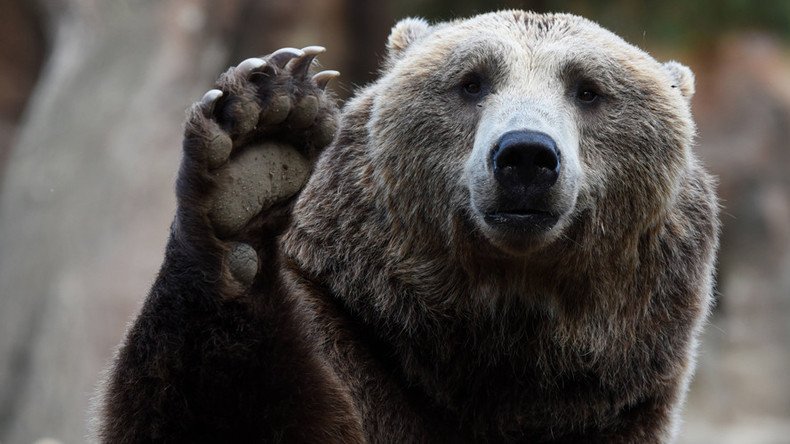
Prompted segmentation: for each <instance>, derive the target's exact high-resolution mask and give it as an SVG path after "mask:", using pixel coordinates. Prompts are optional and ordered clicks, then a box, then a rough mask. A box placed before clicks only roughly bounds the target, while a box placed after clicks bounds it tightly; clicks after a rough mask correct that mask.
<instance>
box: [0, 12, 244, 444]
mask: <svg viewBox="0 0 790 444" xmlns="http://www.w3.org/2000/svg"><path fill="white" fill-rule="evenodd" d="M207 4H208V3H204V2H201V1H199V0H170V1H161V2H152V1H142V0H129V1H124V2H84V1H65V0H64V1H49V2H47V3H46V10H47V11H48V13H49V14H50V17H51V21H50V24H51V26H52V27H53V29H52V33H53V36H54V42H53V43H54V47H53V48H52V54H51V57H50V59H49V60H48V62H47V64H46V67H45V70H44V72H43V74H42V77H41V80H40V82H39V83H38V87H37V89H36V90H35V92H34V95H33V97H32V99H31V102H30V108H29V112H28V118H27V121H26V123H25V126H24V127H23V128H21V129H20V131H19V137H18V141H17V143H16V144H15V146H14V147H13V150H12V152H11V154H10V156H9V158H8V164H7V168H6V174H5V177H4V184H3V186H2V188H1V189H2V194H1V195H0V303H2V307H3V310H2V311H0V441H2V442H9V443H25V442H32V441H35V440H36V439H39V438H42V437H46V436H49V437H53V438H56V439H59V440H62V441H64V442H75V443H76V442H84V441H85V436H86V427H85V419H86V411H87V409H88V406H89V398H90V396H92V394H93V392H94V387H95V385H96V383H97V380H98V375H99V370H100V369H101V368H102V367H103V366H104V365H105V363H106V362H107V359H108V357H109V356H110V355H111V351H112V350H113V348H114V347H115V346H116V344H117V343H118V341H119V340H120V338H121V333H122V331H123V328H124V326H125V325H126V323H127V322H128V321H129V319H130V315H131V314H133V313H134V311H135V310H136V308H137V307H138V305H139V303H140V301H141V300H142V297H143V296H144V295H145V293H146V290H147V288H146V287H147V286H148V285H149V283H150V282H151V281H152V279H153V277H154V274H155V271H156V267H157V265H158V263H159V262H160V261H161V257H160V256H161V252H162V246H163V244H164V241H165V236H166V234H167V227H168V224H169V219H170V218H171V215H172V212H173V198H172V192H171V190H172V182H173V175H174V172H175V171H176V164H177V161H178V157H179V143H180V141H179V139H180V130H179V128H180V125H181V121H182V119H183V115H184V114H183V109H184V108H185V107H186V106H187V105H188V103H189V101H190V100H191V99H193V98H197V97H200V94H201V93H202V91H203V90H205V89H207V88H208V87H209V86H210V83H211V80H212V78H213V77H214V76H216V74H217V73H218V72H219V71H220V70H221V69H222V67H223V65H224V64H225V63H226V59H227V54H228V52H229V50H228V45H227V41H228V36H227V35H228V25H229V23H231V22H232V21H233V19H234V15H235V14H236V8H237V6H238V2H233V1H231V2H223V3H222V6H221V7H216V8H213V9H212V8H210V7H208V6H207ZM217 5H219V3H217Z"/></svg>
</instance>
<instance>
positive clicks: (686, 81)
mask: <svg viewBox="0 0 790 444" xmlns="http://www.w3.org/2000/svg"><path fill="white" fill-rule="evenodd" d="M664 69H665V70H667V72H668V73H669V77H670V78H671V79H672V87H673V88H677V89H679V90H680V94H682V95H683V97H685V98H686V100H691V97H692V96H694V73H693V72H691V69H689V67H688V66H686V65H681V64H680V63H678V62H675V61H672V62H667V63H664Z"/></svg>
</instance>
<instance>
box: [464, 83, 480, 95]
mask: <svg viewBox="0 0 790 444" xmlns="http://www.w3.org/2000/svg"><path fill="white" fill-rule="evenodd" d="M482 90H483V88H482V87H481V86H480V82H476V81H472V82H466V83H465V84H464V92H465V93H467V94H469V95H470V96H476V95H478V94H480V92H481V91H482Z"/></svg>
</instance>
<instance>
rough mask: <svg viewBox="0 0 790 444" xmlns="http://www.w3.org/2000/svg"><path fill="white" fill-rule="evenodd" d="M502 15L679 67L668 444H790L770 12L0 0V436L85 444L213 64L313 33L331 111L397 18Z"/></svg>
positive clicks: (737, 1) (365, 70)
mask: <svg viewBox="0 0 790 444" xmlns="http://www.w3.org/2000/svg"><path fill="white" fill-rule="evenodd" d="M503 7H518V8H525V9H533V10H538V11H550V10H554V11H569V12H575V13H578V14H581V15H585V16H587V17H589V18H591V19H594V20H596V21H598V22H600V23H601V24H603V25H604V26H605V27H607V28H609V29H611V30H613V31H615V32H617V33H618V34H620V35H622V36H624V37H625V38H626V39H628V40H629V41H631V42H632V43H635V44H637V45H639V46H641V47H643V48H645V49H647V50H649V51H650V52H651V53H653V54H654V55H655V56H656V57H657V58H659V59H670V58H674V59H677V60H679V61H681V62H683V63H685V64H687V65H689V66H691V67H692V69H693V70H694V71H695V72H696V74H697V95H696V96H695V98H694V112H695V115H696V117H697V120H698V124H699V141H698V147H697V151H698V153H699V154H700V156H701V157H703V159H704V160H705V162H706V163H707V165H708V166H709V168H710V169H711V170H712V172H713V173H714V174H716V175H717V176H719V179H720V189H719V190H720V195H721V198H722V205H723V207H724V212H723V222H724V231H723V237H722V247H721V254H720V259H719V271H718V293H717V296H718V306H717V308H716V310H715V312H714V314H713V317H712V318H711V321H710V325H708V327H707V329H706V332H705V336H704V338H703V343H702V345H701V353H700V358H699V362H700V366H699V370H698V372H697V377H696V379H695V380H694V383H693V385H692V387H691V393H690V395H689V401H688V404H687V408H686V410H687V412H686V415H685V418H686V424H685V425H684V428H683V431H682V433H681V437H680V442H683V443H766V444H767V443H790V347H789V346H788V344H790V49H789V48H790V2H788V1H786V0H767V1H761V2H746V1H741V0H699V1H681V0H673V1H666V2H661V3H658V2H648V1H643V2H639V1H635V0H633V1H629V0H597V1H592V0H591V1H574V0H564V1H563V0H534V1H493V2H484V1H481V0H453V1H448V0H436V1H429V0H407V1H399V2H395V1H394V0H380V1H378V2H368V1H365V0H291V1H288V2H284V1H273V0H268V1H267V0H226V1H223V2H209V1H208V0H113V1H101V0H36V1H31V0H0V442H1V443H14V444H15V443H30V442H37V441H40V440H46V439H47V438H49V439H54V440H57V441H61V442H64V443H79V442H84V441H85V440H86V439H87V438H86V436H87V425H86V423H87V419H88V418H89V416H90V413H89V406H90V398H91V396H93V393H94V391H95V387H96V385H97V381H98V380H99V378H100V372H101V370H102V369H103V368H104V367H105V366H106V364H107V363H108V360H109V359H110V358H111V356H112V353H113V350H114V348H115V347H116V346H117V344H118V342H119V341H120V340H121V338H122V335H123V331H124V328H125V326H126V324H127V323H128V322H129V321H130V320H131V319H132V318H133V316H134V314H135V312H136V310H138V308H139V307H140V304H141V302H142V300H143V298H144V296H145V294H146V292H147V290H148V287H149V285H150V284H151V282H152V281H153V279H154V276H155V273H156V271H157V269H158V267H159V264H160V261H161V259H162V252H163V246H164V243H165V240H166V235H167V227H168V224H169V222H170V219H171V217H172V214H173V210H174V205H175V202H174V198H173V193H172V190H173V181H174V178H175V172H176V168H177V163H178V158H179V149H180V137H181V123H182V119H183V116H184V113H183V111H184V109H185V108H186V107H187V106H188V105H189V104H190V103H191V102H192V101H193V100H195V99H197V98H199V97H200V95H201V94H202V93H203V92H204V91H205V90H207V89H208V88H210V86H211V83H212V80H213V79H214V78H215V77H216V76H217V75H218V74H219V73H220V72H221V71H223V70H224V69H225V68H226V67H227V66H228V65H231V64H235V63H237V62H238V61H240V60H242V59H244V58H246V57H248V56H251V55H259V54H262V53H266V52H270V51H272V50H274V49H276V48H278V47H281V46H297V47H300V46H306V45H308V44H313V43H318V44H322V45H324V46H326V47H327V48H329V51H328V53H327V54H326V55H325V56H323V57H322V59H321V61H322V63H323V64H324V66H326V67H328V68H338V69H339V70H340V71H341V72H342V73H343V77H342V80H341V82H340V83H339V84H335V85H334V89H335V91H336V92H337V93H338V95H339V96H340V98H341V99H342V98H345V97H348V96H349V95H350V94H351V93H352V92H353V90H354V88H355V87H356V86H358V85H362V84H364V83H366V82H368V81H370V80H371V79H372V78H373V77H374V76H375V71H376V66H377V63H378V61H379V59H380V57H381V56H382V54H383V48H384V42H385V39H386V36H387V33H388V31H389V28H390V27H391V26H392V24H394V22H395V21H396V20H397V19H398V18H400V17H404V16H407V15H418V16H424V17H427V18H429V19H432V20H438V19H446V18H451V17H456V16H465V15H470V14H474V13H477V12H484V11H489V10H493V9H498V8H503ZM41 442H46V441H41Z"/></svg>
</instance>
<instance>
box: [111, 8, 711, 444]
mask: <svg viewBox="0 0 790 444" xmlns="http://www.w3.org/2000/svg"><path fill="white" fill-rule="evenodd" d="M389 50H390V53H389V58H388V60H387V61H386V63H385V67H384V72H382V76H381V79H380V80H379V81H377V82H376V83H374V84H372V85H370V86H368V87H367V88H365V89H363V90H361V91H360V92H359V93H358V94H357V96H356V97H355V98H354V99H352V100H351V101H350V102H349V103H347V104H346V106H345V109H344V111H343V113H342V117H341V123H340V133H339V135H338V136H337V138H336V139H335V141H334V143H333V144H332V145H331V146H330V147H329V148H328V149H327V150H326V151H325V152H324V153H323V155H322V156H321V158H320V160H319V162H318V164H317V165H316V167H315V172H314V174H313V176H312V177H311V179H310V180H309V182H308V184H307V185H306V187H305V189H304V190H303V191H302V193H301V195H300V197H299V199H298V201H297V202H296V205H295V207H294V209H293V214H292V217H293V222H292V223H291V226H290V228H288V229H287V230H286V232H285V233H284V234H283V236H282V237H281V238H280V241H279V251H280V253H279V257H278V258H277V260H276V261H275V262H273V263H270V264H269V267H262V272H261V273H259V277H258V279H259V281H258V282H260V279H261V276H260V275H261V274H263V275H268V276H269V278H268V279H264V281H266V282H270V281H271V280H272V278H271V276H272V275H276V277H275V278H274V281H275V283H276V285H274V286H271V285H270V286H268V287H266V288H265V291H262V289H261V287H260V286H258V287H257V290H256V287H255V286H254V287H253V292H252V293H251V294H252V296H253V297H255V298H264V299H265V300H267V301H268V302H266V303H263V304H262V303H261V302H254V303H253V305H254V306H255V307H257V308H256V310H253V313H254V314H253V315H249V316H251V317H250V322H251V323H250V324H249V325H248V326H246V327H245V328H251V329H255V328H256V327H255V325H259V326H260V327H259V328H260V329H261V331H267V332H268V331H272V333H271V336H270V337H268V338H269V339H266V340H271V341H275V342H276V344H275V345H277V347H278V350H279V352H280V353H285V354H287V357H286V356H283V355H279V354H271V352H270V351H269V350H268V349H267V350H266V351H263V352H261V353H263V355H265V356H267V359H269V361H267V362H268V363H263V364H261V363H260V362H258V361H255V362H257V363H258V364H256V365H258V367H261V368H264V369H267V370H266V372H267V373H266V374H267V375H268V374H271V373H272V371H274V372H275V375H276V372H286V373H290V375H291V376H293V378H285V379H284V380H283V382H282V385H281V386H278V387H277V390H280V391H288V390H291V391H293V392H294V394H295V395H294V396H301V393H302V391H303V390H312V389H319V392H320V393H319V394H318V395H317V396H318V398H316V399H324V398H321V396H329V398H327V399H343V400H347V401H346V402H347V404H346V403H344V402H340V403H339V405H337V406H334V407H332V406H329V407H327V408H325V409H322V408H321V407H320V406H316V405H315V403H313V404H307V405H306V407H305V409H299V407H298V405H297V406H290V405H289V406H284V407H283V409H282V410H281V411H278V408H277V405H276V404H271V401H266V400H264V401H261V402H262V404H263V405H264V406H265V407H263V408H267V409H269V410H271V411H272V412H277V415H278V418H279V417H282V416H283V415H293V418H294V420H295V421H296V420H298V421H304V422H303V423H300V424H301V425H303V426H304V427H305V428H306V429H310V427H313V429H310V433H313V434H312V435H310V436H318V435H316V434H315V433H317V432H315V431H316V430H319V429H320V427H321V425H319V424H330V425H331V424H343V423H347V424H349V429H348V430H349V433H348V435H347V436H345V437H344V438H342V439H343V440H344V441H351V440H354V439H357V440H360V441H368V442H400V441H408V442H412V441H420V442H503V441H509V442H639V443H643V442H666V441H671V440H672V438H673V436H674V435H675V433H676V431H677V426H678V412H679V409H680V406H681V405H682V402H683V399H684V396H685V391H686V389H687V387H688V382H689V378H690V375H691V373H692V371H693V367H694V354H695V350H696V344H697V336H698V333H699V330H700V327H701V324H702V322H703V320H704V319H705V316H706V314H707V312H708V307H709V304H710V297H711V288H712V271H713V263H714V256H715V251H716V248H717V234H718V219H717V213H718V210H717V203H716V197H715V193H714V189H713V188H714V187H713V181H712V179H711V177H710V176H709V175H708V174H707V173H706V172H705V171H704V169H703V168H702V167H701V165H700V164H699V162H698V161H697V160H696V158H695V157H694V154H693V153H692V152H691V146H692V143H693V135H694V124H693V121H692V118H691V115H690V109H689V108H690V106H689V100H690V96H691V94H693V76H692V75H691V73H690V71H688V69H687V68H685V67H682V66H681V65H678V64H675V63H672V64H668V65H661V64H659V63H658V62H656V61H655V60H653V59H652V58H650V57H649V56H648V55H647V54H645V53H644V52H642V51H640V50H638V49H636V48H634V47H632V46H630V45H628V44H626V43H625V42H623V41H622V40H621V39H619V38H617V37H616V36H614V35H613V34H611V33H609V32H608V31H605V30H603V29H601V28H600V27H598V26H597V25H595V24H593V23H591V22H589V21H586V20H584V19H581V18H578V17H574V16H569V15H537V14H532V13H524V12H521V11H503V12H499V13H493V14H486V15H482V16H478V17H474V18H472V19H469V20H463V21H456V22H450V23H443V24H438V25H434V26H431V27H429V26H428V25H427V24H426V23H424V22H422V21H417V20H410V21H408V22H403V23H401V24H400V25H399V26H396V28H394V30H393V35H392V36H391V37H390V44H389ZM536 67H537V68H536ZM472 68H474V69H481V70H484V71H485V72H487V73H488V74H489V75H490V77H491V78H492V79H494V80H493V82H494V84H495V88H494V89H493V90H492V91H493V92H492V93H491V97H490V99H486V100H487V101H484V102H481V106H464V105H463V104H462V103H461V102H460V101H459V99H458V97H457V94H456V93H457V91H456V90H454V89H453V87H454V85H456V84H457V82H458V76H459V75H461V74H462V73H463V71H464V70H466V69H472ZM531 70H532V71H531ZM530 73H538V74H535V75H534V76H532V77H530ZM580 75H584V76H592V77H594V78H595V80H596V82H598V84H599V85H601V87H602V88H603V89H604V91H605V93H606V94H605V99H603V101H602V103H601V104H600V105H599V106H598V108H596V109H595V110H578V109H576V108H574V105H572V104H569V103H570V102H568V99H567V96H566V95H565V94H566V87H567V85H569V84H570V83H572V82H573V79H575V78H576V77H577V76H580ZM520 76H521V77H520ZM536 85H537V86H536ZM505 92H507V94H505ZM536 92H537V93H538V95H537V96H535V97H537V98H535V100H538V102H535V103H556V104H562V105H561V106H562V109H561V110H560V111H557V110H551V112H554V111H557V113H558V114H557V115H558V116H560V117H557V118H568V116H570V118H572V120H573V122H574V125H575V126H574V128H576V129H577V130H578V156H579V159H580V165H581V169H582V171H583V175H582V176H581V179H580V184H579V187H578V195H577V196H575V199H576V201H575V205H574V206H573V209H572V211H571V212H570V213H569V214H567V215H565V216H563V219H561V221H560V223H559V226H560V227H561V229H558V230H555V231H552V232H550V233H549V234H547V235H546V236H545V237H541V238H539V239H538V240H536V241H534V242H530V243H528V244H525V245H515V246H514V245H506V246H502V245H500V244H499V243H498V242H499V241H498V240H496V239H494V240H492V238H490V237H489V235H488V234H487V233H486V232H485V230H482V229H481V228H480V225H479V222H477V221H476V219H475V217H476V216H475V213H474V208H472V207H471V204H470V190H469V186H468V183H467V182H465V181H464V180H463V178H464V164H465V163H466V161H467V159H468V158H469V156H470V152H471V151H472V150H473V146H474V144H475V137H476V132H477V131H479V130H480V129H479V122H480V121H481V116H483V115H484V114H483V113H486V112H489V108H490V107H491V106H495V104H498V103H499V104H501V103H505V105H503V106H507V103H506V102H507V101H508V100H510V99H511V98H514V99H515V98H518V97H521V95H523V96H528V95H530V94H531V95H533V96H534V95H535V94H536ZM498 94H499V95H498ZM548 100H553V102H548ZM496 106H500V105H496ZM487 107H488V108H487ZM549 114H551V113H549ZM552 115H553V114H552ZM563 116H564V117H563ZM563 198H567V196H564V197H563ZM185 260H187V259H185ZM186 273H188V271H187V272H186ZM167 278H168V276H167V275H162V276H160V279H167ZM195 291H197V290H195ZM151 304H152V302H150V301H149V303H148V305H151ZM211 309H212V308H211V307H209V309H208V310H209V311H210V310H211ZM234 315H235V314H234ZM225 318H226V319H228V322H231V319H233V318H232V316H225ZM163 322H165V324H168V322H169V321H167V320H165V321H163ZM261 322H270V323H269V324H261ZM278 325H282V326H283V328H282V329H280V328H278V327H277V326H278ZM177 327H178V326H177V325H170V326H169V327H167V328H169V329H176V330H177ZM163 328H164V327H163ZM136 334H139V333H138V332H136V331H134V330H133V331H132V334H131V335H130V338H129V339H128V340H127V343H134V341H135V335H136ZM174 334H176V333H174ZM252 336H253V337H255V336H256V335H252ZM286 339H288V340H291V339H292V340H293V341H295V342H296V344H295V346H294V348H293V349H291V351H288V350H287V349H285V348H283V347H285V346H284V345H283V344H281V343H279V341H281V340H286ZM149 340H151V341H153V342H155V341H156V339H154V338H149ZM200 340H202V339H200ZM206 340H208V339H206ZM228 340H229V341H233V340H234V339H232V338H228ZM264 342H265V341H264ZM255 343H256V344H257V342H255ZM127 347H128V346H127ZM192 353H196V354H197V355H194V354H192V355H189V356H190V359H191V360H192V361H194V363H195V365H202V364H201V362H204V361H205V357H201V356H200V353H201V352H200V350H196V351H194V352H192ZM242 353H257V351H256V349H254V348H250V349H245V350H244V351H243V352H242ZM263 355H262V356H263ZM212 359H219V360H221V359H222V356H213V357H212ZM249 359H252V358H249ZM130 365H135V364H130V363H127V362H125V361H122V362H120V363H119V364H118V366H117V368H119V369H120V370H117V373H116V374H123V371H124V370H123V369H124V368H125V366H130ZM162 365H165V366H166V365H167V364H166V363H162ZM238 365H242V366H243V365H245V364H244V363H243V362H242V361H239V363H238ZM289 366H291V367H289ZM258 367H255V368H258ZM272 369H274V370H272ZM211 371H212V370H211V368H210V367H208V368H207V370H206V372H207V373H206V377H207V378H209V380H208V382H206V383H208V384H210V378H211V373H210V372H211ZM223 371H224V370H222V371H217V372H216V376H217V377H219V376H221V375H223V374H224V373H223ZM162 377H163V378H177V377H178V373H174V374H173V375H169V376H168V375H165V376H162ZM252 380H254V378H253V379H252ZM222 381H227V382H228V384H229V385H228V387H227V390H235V391H244V390H245V389H246V386H245V385H243V384H253V387H259V386H258V385H255V384H254V383H251V382H250V381H251V379H249V378H242V379H239V380H233V379H232V378H231V379H227V380H226V379H222ZM234 384H235V385H234ZM315 384H318V386H316V385H315ZM324 389H325V390H324ZM266 390H268V389H265V388H264V389H261V393H262V394H263V395H266V394H267V393H269V392H267V391H266ZM332 393H342V394H343V396H342V397H340V398H332V396H333V395H332ZM297 394H299V395H297ZM150 396H154V397H155V396H156V394H155V393H151V394H150ZM212 396H213V395H212ZM216 396H220V398H222V395H221V394H217V395H216ZM267 399H269V398H267ZM295 399H296V398H295ZM299 399H302V398H299ZM226 401H227V399H225V400H223V405H227V402H226ZM124 402H125V401H118V402H117V405H118V406H119V407H118V408H127V407H128V404H124ZM209 405H210V404H209ZM247 407H249V408H254V407H256V405H254V404H250V405H249V406H246V407H245V408H247ZM258 407H260V406H258ZM308 407H309V408H312V409H313V410H309V411H308V410H306V409H307V408H308ZM187 408H188V407H187ZM306 412H311V414H312V415H313V416H310V414H307V413H306ZM316 412H322V413H320V414H318V413H316ZM246 413H250V412H246ZM113 415H117V416H119V417H120V416H123V415H122V414H121V413H118V412H115V411H113V412H111V413H110V416H111V417H113ZM296 418H299V419H296ZM227 421H231V423H232V421H233V418H228V419H227ZM259 421H260V422H259V423H257V424H258V427H259V428H260V430H266V431H268V430H276V429H277V424H272V423H271V422H270V421H268V420H266V419H260V420H259ZM245 424H246V423H245ZM253 424H255V423H253ZM327 427H329V425H327ZM341 428H342V426H341ZM267 433H268V432H261V434H260V435H257V436H261V437H269V438H271V437H272V436H275V437H277V436H281V435H276V434H274V435H272V434H267ZM332 433H337V432H336V431H335V432H332ZM357 433H358V434H359V435H357V436H356V437H352V435H354V434H357ZM140 436H144V435H140ZM179 436H182V435H178V434H172V435H168V436H167V437H169V438H173V439H178V437H179ZM183 436H186V435H183ZM250 436H253V435H250ZM306 436H307V435H306ZM327 436H329V435H327ZM334 436H337V435H336V434H335V435H334Z"/></svg>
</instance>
